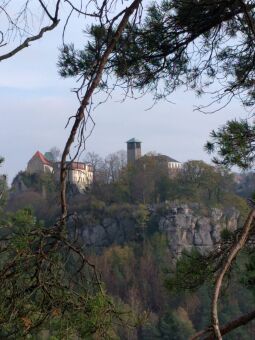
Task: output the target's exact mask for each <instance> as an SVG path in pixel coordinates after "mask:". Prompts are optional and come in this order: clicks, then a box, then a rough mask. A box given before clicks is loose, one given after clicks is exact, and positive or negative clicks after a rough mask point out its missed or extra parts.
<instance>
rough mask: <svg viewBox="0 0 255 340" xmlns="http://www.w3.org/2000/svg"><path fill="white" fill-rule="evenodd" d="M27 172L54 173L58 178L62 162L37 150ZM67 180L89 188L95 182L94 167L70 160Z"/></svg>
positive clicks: (82, 187)
mask: <svg viewBox="0 0 255 340" xmlns="http://www.w3.org/2000/svg"><path fill="white" fill-rule="evenodd" d="M46 155H47V154H46ZM26 172H27V173H29V174H33V173H53V174H54V176H55V178H56V180H58V179H59V176H60V162H54V161H53V160H50V157H49V158H47V157H45V156H44V155H43V154H42V153H41V152H40V151H37V152H36V153H35V154H34V155H33V157H32V158H31V159H30V160H29V162H28V164H27V169H26ZM67 181H68V182H69V183H72V184H75V185H76V186H77V187H78V188H79V189H81V190H82V189H86V188H88V187H89V186H90V185H91V184H92V182H93V168H92V166H91V165H90V164H86V163H82V162H70V163H68V166H67Z"/></svg>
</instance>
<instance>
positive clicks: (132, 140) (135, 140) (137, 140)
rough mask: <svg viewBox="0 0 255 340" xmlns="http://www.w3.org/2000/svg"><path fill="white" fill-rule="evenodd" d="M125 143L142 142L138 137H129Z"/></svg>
mask: <svg viewBox="0 0 255 340" xmlns="http://www.w3.org/2000/svg"><path fill="white" fill-rule="evenodd" d="M126 143H142V142H141V141H140V140H139V139H136V138H131V139H129V140H128V141H127V142H126Z"/></svg>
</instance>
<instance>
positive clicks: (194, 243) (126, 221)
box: [79, 204, 239, 257]
mask: <svg viewBox="0 0 255 340" xmlns="http://www.w3.org/2000/svg"><path fill="white" fill-rule="evenodd" d="M150 208H151V207H150ZM161 208H162V207H161ZM150 210H151V215H150V219H152V218H153V217H154V218H153V220H154V221H157V222H154V223H156V225H154V226H153V229H154V230H155V231H158V232H160V233H163V234H165V235H166V237H167V240H168V246H169V251H170V253H171V255H172V256H173V257H178V256H179V255H180V254H181V253H182V251H183V250H191V248H193V247H195V248H197V249H198V250H199V251H200V252H202V253H204V252H206V251H209V250H211V249H212V248H213V246H214V245H215V244H216V243H217V242H218V241H219V240H220V234H221V231H222V230H223V229H225V228H226V229H228V230H230V231H233V230H235V229H236V228H237V225H238V218H239V212H238V211H237V210H236V209H234V208H231V209H228V210H226V211H222V210H221V209H217V208H212V209H209V210H208V211H207V212H203V211H202V210H201V211H200V209H199V207H198V206H197V205H191V206H188V205H186V204H185V205H184V204H183V205H178V206H171V207H167V206H165V207H164V209H163V212H162V209H159V210H158V209H157V208H155V207H153V209H152V208H151V209H150ZM155 217H157V218H155ZM146 228H147V227H146V226H143V227H141V226H139V225H138V223H137V222H136V221H135V220H134V218H133V217H132V216H130V217H128V216H125V217H118V218H117V217H116V218H115V217H105V218H102V219H101V221H100V222H97V223H91V224H89V225H88V223H84V225H83V226H81V227H80V228H79V235H80V238H81V240H82V243H83V244H84V245H85V246H86V247H93V248H95V249H100V248H104V247H107V246H110V245H112V244H124V243H125V242H129V241H141V240H142V239H143V237H144V235H145V234H146Z"/></svg>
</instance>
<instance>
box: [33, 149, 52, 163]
mask: <svg viewBox="0 0 255 340" xmlns="http://www.w3.org/2000/svg"><path fill="white" fill-rule="evenodd" d="M34 157H37V158H39V159H40V161H41V162H42V163H43V164H45V165H51V163H50V162H49V161H48V159H47V158H45V157H44V155H43V154H42V153H41V152H40V151H36V153H35V154H34V156H33V157H32V158H34Z"/></svg>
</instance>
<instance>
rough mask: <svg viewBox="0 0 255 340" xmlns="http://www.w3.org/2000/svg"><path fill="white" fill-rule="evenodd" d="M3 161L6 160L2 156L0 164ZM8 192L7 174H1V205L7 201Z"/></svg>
mask: <svg viewBox="0 0 255 340" xmlns="http://www.w3.org/2000/svg"><path fill="white" fill-rule="evenodd" d="M3 162H4V158H2V157H0V166H1V164H2V163H3ZM6 192H7V182H6V176H5V175H0V207H1V205H2V204H3V202H4V201H5V198H6Z"/></svg>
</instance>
